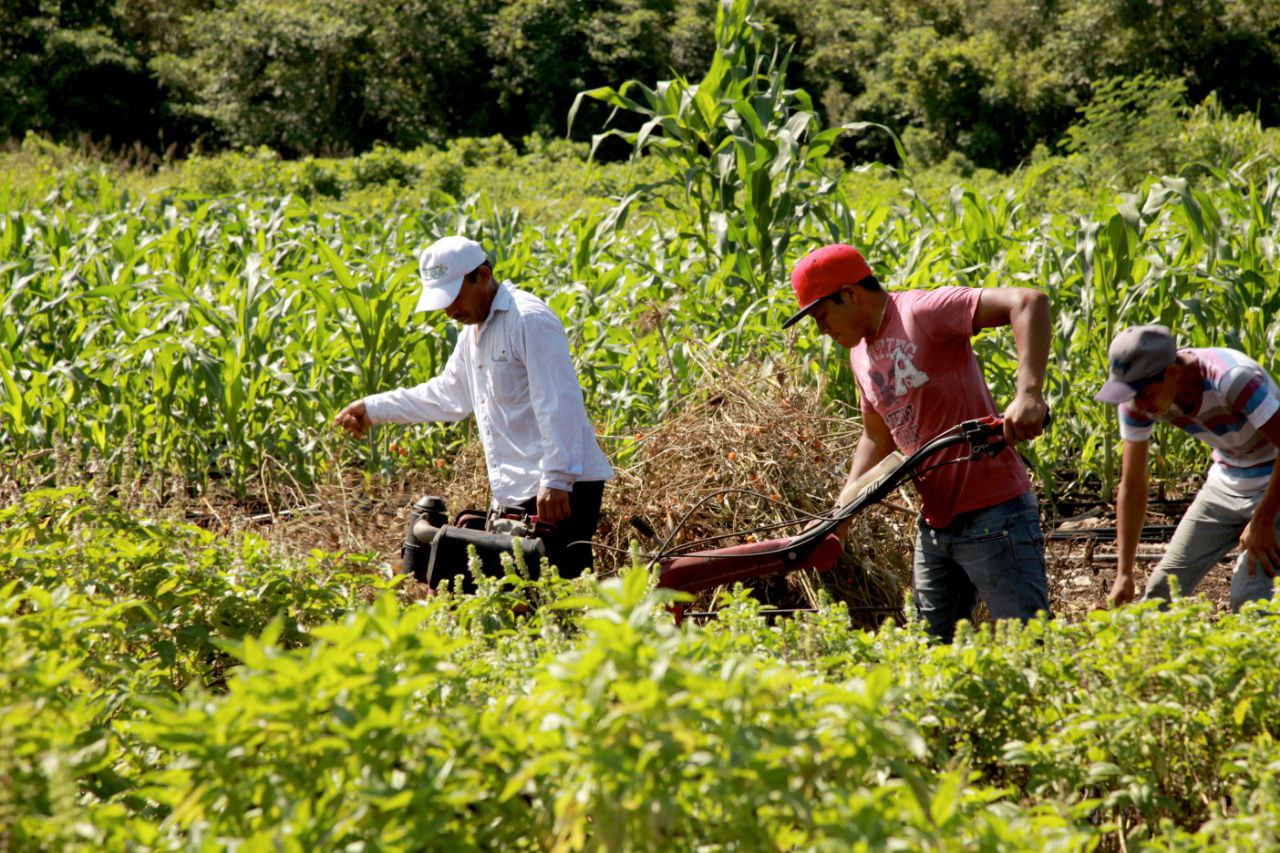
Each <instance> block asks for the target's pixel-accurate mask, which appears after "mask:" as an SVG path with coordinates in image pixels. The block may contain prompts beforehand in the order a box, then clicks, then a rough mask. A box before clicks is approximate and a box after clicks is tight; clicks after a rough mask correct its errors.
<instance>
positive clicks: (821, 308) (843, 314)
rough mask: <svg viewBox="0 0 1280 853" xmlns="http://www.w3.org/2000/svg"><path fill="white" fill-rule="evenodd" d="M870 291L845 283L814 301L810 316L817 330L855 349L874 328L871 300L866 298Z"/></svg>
mask: <svg viewBox="0 0 1280 853" xmlns="http://www.w3.org/2000/svg"><path fill="white" fill-rule="evenodd" d="M859 291H860V292H859ZM869 292H870V291H868V290H866V288H862V287H855V286H852V285H849V286H845V287H842V288H841V289H840V290H837V291H836V292H835V293H833V294H831V295H830V296H828V297H826V298H824V299H823V300H822V301H821V302H819V303H818V304H817V305H815V306H814V308H813V310H812V311H810V312H809V316H811V317H813V319H814V321H815V322H816V323H817V324H818V331H820V332H822V334H824V335H826V336H827V337H829V338H831V340H833V341H835V342H836V343H838V344H840V346H842V347H845V348H846V349H853V348H854V347H856V346H857V345H858V344H859V343H861V341H862V339H863V338H865V337H866V336H867V335H869V334H871V333H872V332H874V331H875V329H872V328H869V326H870V324H871V323H872V322H873V321H874V320H875V318H874V317H871V316H870V315H871V313H872V312H871V305H870V302H871V300H869V299H866V298H864V296H865V294H867V293H869Z"/></svg>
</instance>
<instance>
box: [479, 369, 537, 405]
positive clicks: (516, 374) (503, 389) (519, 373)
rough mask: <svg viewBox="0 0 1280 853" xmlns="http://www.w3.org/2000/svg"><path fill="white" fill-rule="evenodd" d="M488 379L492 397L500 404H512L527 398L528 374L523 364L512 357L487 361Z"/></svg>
mask: <svg viewBox="0 0 1280 853" xmlns="http://www.w3.org/2000/svg"><path fill="white" fill-rule="evenodd" d="M489 381H490V382H491V383H492V386H493V388H492V390H493V399H495V400H497V401H498V404H499V405H502V406H514V405H518V404H520V403H523V402H525V401H526V400H528V399H529V374H528V373H527V372H526V370H525V366H524V365H523V364H521V363H520V362H518V361H516V360H514V359H507V360H500V359H494V360H493V361H491V362H489Z"/></svg>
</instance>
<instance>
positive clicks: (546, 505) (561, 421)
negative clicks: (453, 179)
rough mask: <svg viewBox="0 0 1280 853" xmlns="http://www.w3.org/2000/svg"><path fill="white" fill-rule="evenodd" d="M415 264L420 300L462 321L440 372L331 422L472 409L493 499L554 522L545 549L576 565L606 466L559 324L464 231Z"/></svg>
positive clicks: (347, 425) (578, 568) (596, 515)
mask: <svg viewBox="0 0 1280 853" xmlns="http://www.w3.org/2000/svg"><path fill="white" fill-rule="evenodd" d="M418 269H419V273H420V275H421V278H422V296H421V297H420V298H419V300H418V307H417V310H418V311H441V310H442V311H444V313H445V314H446V315H447V316H448V317H449V319H451V320H454V321H455V322H458V323H461V324H462V325H463V326H466V327H467V328H465V329H463V331H462V333H461V334H460V335H459V336H458V341H457V344H456V345H455V346H454V349H453V353H452V354H451V355H450V356H449V361H448V363H447V364H445V367H444V370H443V371H442V372H441V373H440V375H439V376H436V377H434V378H432V379H431V380H429V381H427V382H424V383H423V384H421V385H418V386H416V387H413V388H397V389H396V390H394V391H387V392H385V393H382V394H374V395H372V396H369V397H365V398H364V399H362V400H356V401H355V402H354V403H351V404H350V405H349V406H347V407H346V408H344V409H343V410H342V411H341V412H339V413H338V414H337V416H336V417H335V418H334V419H333V423H334V426H335V427H341V428H343V429H345V430H347V431H348V432H349V433H351V434H352V435H354V436H357V437H359V436H362V435H364V434H365V432H366V431H367V430H368V429H369V427H371V426H373V425H374V424H384V423H398V424H410V423H424V422H428V421H460V420H462V419H463V418H465V417H467V416H468V415H471V414H474V415H475V418H476V425H477V428H478V432H479V433H480V443H481V445H483V447H484V457H485V463H486V466H487V467H488V469H489V487H490V489H491V491H492V493H493V502H494V505H495V507H518V508H520V509H523V510H525V511H528V512H536V513H537V515H538V520H539V521H542V522H546V523H547V524H551V525H553V526H554V527H555V531H554V533H553V535H552V536H550V537H547V538H546V540H545V541H546V546H547V556H548V559H550V561H551V562H553V563H554V564H555V565H556V566H557V567H558V568H559V569H560V572H561V574H562V575H564V576H565V577H574V576H576V575H578V574H579V573H581V572H582V571H583V570H584V569H587V568H590V566H591V564H592V553H591V546H590V544H589V542H590V540H591V538H592V537H593V536H594V535H595V531H596V526H597V525H598V523H599V520H600V503H601V498H602V496H603V493H604V482H605V481H606V480H609V479H612V477H613V468H612V467H611V466H610V465H609V462H608V460H607V459H605V456H604V454H603V453H602V452H601V451H600V446H599V444H597V443H596V436H595V430H594V429H593V428H592V426H591V422H590V421H589V420H588V419H587V412H586V408H585V406H584V405H583V400H582V386H581V385H580V384H579V382H578V375H577V372H576V370H575V369H574V366H573V361H572V360H571V358H570V357H569V343H568V339H567V338H566V336H565V333H564V325H563V323H561V321H560V318H559V317H557V316H556V315H555V312H553V311H552V310H551V309H550V308H549V307H548V306H547V304H546V303H545V302H543V301H542V300H541V299H539V298H538V297H536V296H534V295H533V294H531V293H526V292H524V291H522V290H518V289H517V288H516V287H515V286H514V285H513V284H512V283H511V282H509V281H506V282H502V283H499V282H498V281H497V280H496V279H495V278H494V277H493V271H492V268H491V267H490V265H489V259H488V256H487V255H486V254H485V251H484V249H483V248H482V247H481V246H480V244H479V243H477V242H475V241H474V240H469V239H467V238H466V237H461V236H452V237H444V238H442V239H440V240H438V241H436V242H435V243H433V244H432V245H431V246H428V247H427V249H426V250H425V251H423V253H422V255H421V257H420V258H419V262H418ZM573 542H579V543H582V542H586V543H587V544H578V545H570V543H573Z"/></svg>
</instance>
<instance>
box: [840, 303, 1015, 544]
mask: <svg viewBox="0 0 1280 853" xmlns="http://www.w3.org/2000/svg"><path fill="white" fill-rule="evenodd" d="M981 292H982V291H981V290H980V289H979V288H973V287H940V288H938V289H937V290H906V291H898V292H894V293H890V294H889V301H888V303H887V304H886V305H885V312H884V318H883V319H882V320H881V322H880V328H879V330H877V331H876V333H875V334H874V335H871V336H870V337H868V338H865V339H864V340H863V341H862V342H861V343H859V344H858V345H857V346H856V347H854V349H853V351H852V352H851V353H850V354H849V361H850V363H851V364H852V365H853V376H854V378H855V379H856V380H857V382H858V390H859V391H860V392H861V396H862V410H863V412H864V413H865V412H868V411H874V412H876V413H877V414H879V415H880V417H881V418H883V419H884V422H885V423H886V424H888V425H889V431H890V432H891V433H892V434H893V440H894V442H895V443H896V444H897V445H898V449H899V450H901V451H902V452H903V453H905V454H911V453H913V452H914V451H916V450H918V449H919V448H920V447H921V446H922V445H923V444H925V442H927V441H929V440H930V439H931V438H933V437H934V436H936V435H938V434H939V433H941V432H943V431H945V430H947V429H950V428H951V427H953V426H955V425H956V424H958V423H960V422H961V421H965V420H969V419H970V418H980V417H983V416H985V415H993V414H996V406H995V402H994V401H993V400H992V399H991V391H990V390H988V388H987V383H986V381H985V380H984V379H983V378H982V371H981V370H980V369H979V368H978V360H977V358H975V357H974V354H973V345H972V343H971V340H970V339H971V338H972V337H973V317H974V314H975V313H977V310H978V297H979V296H980V295H981ZM968 453H969V448H968V446H966V445H958V446H956V447H954V448H948V449H947V450H944V451H942V452H940V453H937V454H935V455H934V456H933V457H931V458H930V459H927V460H925V461H924V462H923V463H922V464H921V466H920V468H919V469H917V470H924V469H926V468H928V467H930V466H931V465H937V464H938V463H939V462H946V461H949V460H951V459H957V458H960V457H963V456H967V455H968ZM916 483H917V485H918V486H919V488H920V496H921V498H922V501H923V505H922V509H921V513H922V514H923V515H924V520H925V523H926V524H928V525H929V526H931V527H945V526H946V525H948V524H949V523H951V521H952V519H954V518H955V516H957V515H959V514H960V513H965V512H970V511H972V510H976V509H982V508H984V507H989V506H995V505H996V504H999V503H1003V502H1005V501H1007V500H1011V499H1013V498H1016V497H1017V496H1018V495H1021V494H1023V493H1024V492H1026V491H1027V490H1029V489H1030V488H1031V479H1030V478H1029V477H1028V476H1027V471H1026V466H1025V465H1023V464H1022V460H1021V459H1020V458H1019V457H1018V455H1017V454H1016V453H1014V452H1013V451H1011V450H1008V449H1006V450H1004V451H1002V452H1000V453H999V454H997V455H996V456H995V458H990V457H986V456H983V457H982V458H980V459H978V460H975V461H973V462H959V463H956V464H954V465H944V466H942V467H940V468H936V469H934V470H932V471H929V472H927V473H925V474H924V475H923V476H921V477H919V478H918V479H917V481H916Z"/></svg>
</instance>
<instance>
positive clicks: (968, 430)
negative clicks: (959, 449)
mask: <svg viewBox="0 0 1280 853" xmlns="http://www.w3.org/2000/svg"><path fill="white" fill-rule="evenodd" d="M1051 423H1053V413H1052V412H1051V411H1049V410H1048V409H1046V410H1045V413H1044V420H1043V421H1042V423H1041V428H1042V429H1048V428H1049V425H1050V424H1051ZM960 429H961V431H962V432H963V433H964V437H965V439H966V440H968V442H969V458H970V459H977V458H978V457H980V456H982V455H983V454H986V455H987V456H995V455H996V454H997V453H999V452H1000V451H1001V450H1004V449H1005V447H1006V446H1007V445H1006V443H1005V440H1004V417H1003V416H1001V415H987V416H986V417H983V418H975V419H973V420H968V421H964V422H963V423H961V424H960Z"/></svg>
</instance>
